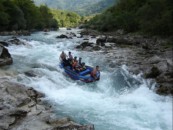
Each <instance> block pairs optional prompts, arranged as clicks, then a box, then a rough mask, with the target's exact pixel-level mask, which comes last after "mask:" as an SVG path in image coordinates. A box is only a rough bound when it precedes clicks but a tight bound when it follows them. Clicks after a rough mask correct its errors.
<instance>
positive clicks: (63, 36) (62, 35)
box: [56, 34, 68, 39]
mask: <svg viewBox="0 0 173 130" xmlns="http://www.w3.org/2000/svg"><path fill="white" fill-rule="evenodd" d="M56 38H67V39H68V36H66V35H64V34H61V35H60V36H57V37H56Z"/></svg>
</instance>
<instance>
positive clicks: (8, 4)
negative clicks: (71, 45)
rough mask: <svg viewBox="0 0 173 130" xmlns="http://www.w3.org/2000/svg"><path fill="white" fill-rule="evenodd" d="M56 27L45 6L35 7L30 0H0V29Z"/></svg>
mask: <svg viewBox="0 0 173 130" xmlns="http://www.w3.org/2000/svg"><path fill="white" fill-rule="evenodd" d="M57 27H58V24H57V22H56V21H55V19H53V15H52V14H51V13H50V10H49V9H48V8H47V7H46V6H40V7H37V6H35V4H34V3H33V1H32V0H1V1H0V31H4V30H21V29H28V30H30V29H43V28H57Z"/></svg>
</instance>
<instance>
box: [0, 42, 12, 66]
mask: <svg viewBox="0 0 173 130" xmlns="http://www.w3.org/2000/svg"><path fill="white" fill-rule="evenodd" d="M12 63H13V59H12V57H11V55H10V53H9V52H8V49H7V48H5V47H3V46H1V45H0V66H5V65H11V64H12Z"/></svg>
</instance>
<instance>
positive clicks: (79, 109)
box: [1, 28, 172, 130]
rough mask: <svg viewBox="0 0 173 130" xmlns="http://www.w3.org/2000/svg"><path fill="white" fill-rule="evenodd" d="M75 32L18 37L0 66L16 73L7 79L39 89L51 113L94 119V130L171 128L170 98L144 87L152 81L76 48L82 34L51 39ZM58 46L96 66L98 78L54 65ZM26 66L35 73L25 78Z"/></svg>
mask: <svg viewBox="0 0 173 130" xmlns="http://www.w3.org/2000/svg"><path fill="white" fill-rule="evenodd" d="M79 31H80V30H78V29H72V30H66V29H64V28H62V29H60V30H59V31H58V32H56V31H54V32H47V34H45V33H44V32H37V33H33V34H32V35H31V36H21V37H19V38H20V39H21V40H23V41H24V42H26V43H27V45H20V46H16V45H12V46H9V47H8V50H9V52H10V53H11V55H12V57H13V60H14V63H13V65H11V66H10V67H4V70H6V71H11V72H13V73H15V74H16V76H14V77H13V78H12V80H13V81H15V82H19V83H24V84H26V85H27V86H31V87H34V88H35V89H37V90H39V91H41V92H43V93H45V95H46V100H48V101H49V102H50V103H51V104H52V105H53V107H54V108H55V112H56V113H57V116H62V117H63V116H69V117H71V118H73V119H74V120H75V121H77V122H79V123H81V124H94V126H95V129H96V130H172V98H171V97H169V96H165V97H164V96H159V95H157V94H156V93H155V92H153V90H152V89H149V88H153V87H154V85H155V84H151V83H150V81H149V80H145V79H143V78H142V77H141V75H140V74H139V75H133V74H131V73H129V71H128V67H127V66H126V65H123V66H119V67H117V68H114V69H112V68H109V66H108V65H107V63H106V62H105V61H106V57H105V55H104V54H103V53H100V52H99V51H98V52H85V51H77V50H76V49H75V46H76V45H77V44H80V43H81V42H82V38H77V37H74V38H73V39H57V38H56V36H58V35H60V34H66V33H67V32H74V33H76V34H77V35H79V34H78V32H79ZM6 38H7V37H1V39H6ZM90 40H91V41H93V42H94V41H95V40H96V39H90ZM62 51H65V52H66V53H68V51H71V52H72V54H73V55H74V56H77V57H82V60H83V61H84V62H85V63H86V64H88V65H91V66H96V65H99V66H100V69H101V79H100V81H98V82H95V83H90V84H85V83H82V82H79V81H73V80H71V79H70V78H69V77H66V76H65V75H64V73H63V70H62V69H60V68H59V55H60V53H61V52H62ZM115 61H116V59H115ZM27 71H32V72H33V73H35V74H36V75H37V76H36V77H28V76H26V75H25V74H24V72H27Z"/></svg>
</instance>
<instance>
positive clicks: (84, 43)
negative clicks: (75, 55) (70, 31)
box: [76, 42, 94, 49]
mask: <svg viewBox="0 0 173 130" xmlns="http://www.w3.org/2000/svg"><path fill="white" fill-rule="evenodd" d="M93 44H94V43H92V42H83V43H81V44H80V45H78V46H76V48H77V49H85V48H86V47H93Z"/></svg>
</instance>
